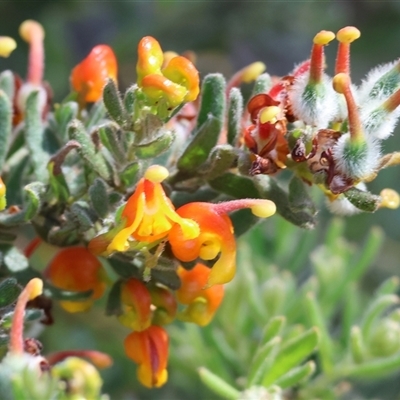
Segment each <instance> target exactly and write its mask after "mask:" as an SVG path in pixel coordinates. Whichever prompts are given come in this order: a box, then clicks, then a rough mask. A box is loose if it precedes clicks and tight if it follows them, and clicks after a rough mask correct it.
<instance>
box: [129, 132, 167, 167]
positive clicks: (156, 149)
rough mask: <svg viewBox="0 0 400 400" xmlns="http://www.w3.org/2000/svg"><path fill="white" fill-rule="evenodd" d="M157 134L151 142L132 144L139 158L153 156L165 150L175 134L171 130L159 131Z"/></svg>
mask: <svg viewBox="0 0 400 400" xmlns="http://www.w3.org/2000/svg"><path fill="white" fill-rule="evenodd" d="M158 134H159V136H158V137H157V138H156V139H154V140H153V141H151V142H148V143H141V144H140V145H134V147H133V149H134V154H135V155H136V157H137V158H140V159H144V160H146V159H149V158H155V157H157V156H159V155H160V154H162V153H164V152H165V151H167V150H168V149H169V148H170V147H171V145H172V143H173V142H174V140H175V134H174V132H172V131H162V130H161V131H160V132H158Z"/></svg>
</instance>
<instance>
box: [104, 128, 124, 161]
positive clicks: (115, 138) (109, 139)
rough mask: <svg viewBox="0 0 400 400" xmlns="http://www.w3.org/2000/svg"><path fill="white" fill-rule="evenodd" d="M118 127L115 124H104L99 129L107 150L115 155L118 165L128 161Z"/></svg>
mask: <svg viewBox="0 0 400 400" xmlns="http://www.w3.org/2000/svg"><path fill="white" fill-rule="evenodd" d="M118 129H119V128H118V126H117V125H116V124H115V123H108V124H103V125H101V126H100V127H99V130H98V133H99V137H100V140H101V142H102V143H103V145H104V146H105V147H106V148H107V150H108V151H109V152H110V153H111V154H112V155H113V157H114V159H115V161H117V163H118V164H122V163H124V162H125V161H126V154H125V152H124V150H123V148H122V143H121V140H120V137H119V135H120V134H121V132H120V131H118Z"/></svg>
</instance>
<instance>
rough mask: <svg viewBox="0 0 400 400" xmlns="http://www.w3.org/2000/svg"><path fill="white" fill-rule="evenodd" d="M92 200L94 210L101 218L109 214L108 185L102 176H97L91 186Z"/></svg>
mask: <svg viewBox="0 0 400 400" xmlns="http://www.w3.org/2000/svg"><path fill="white" fill-rule="evenodd" d="M89 196H90V202H91V204H92V207H93V209H94V211H96V213H97V215H98V216H99V217H100V218H105V217H106V216H107V214H108V206H109V204H108V193H107V185H106V183H105V182H104V181H103V180H102V179H101V178H96V179H95V180H94V181H93V183H92V185H91V186H90V188H89Z"/></svg>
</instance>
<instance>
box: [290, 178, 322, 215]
mask: <svg viewBox="0 0 400 400" xmlns="http://www.w3.org/2000/svg"><path fill="white" fill-rule="evenodd" d="M289 205H290V208H291V209H292V210H293V211H294V212H301V211H302V210H307V211H308V212H309V213H310V214H311V215H314V214H316V212H317V209H316V206H315V204H314V202H313V201H312V199H311V197H310V193H309V192H308V190H307V188H306V186H305V184H304V182H303V181H302V180H301V179H300V178H298V177H297V176H295V175H294V176H293V177H292V179H291V180H290V182H289Z"/></svg>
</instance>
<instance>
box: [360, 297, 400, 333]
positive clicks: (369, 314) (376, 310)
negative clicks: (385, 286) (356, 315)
mask: <svg viewBox="0 0 400 400" xmlns="http://www.w3.org/2000/svg"><path fill="white" fill-rule="evenodd" d="M398 303H399V297H398V296H396V295H393V294H386V295H383V296H379V297H377V298H375V300H373V301H372V302H371V304H370V305H369V306H368V308H367V309H366V311H365V313H364V315H363V319H362V322H361V332H362V336H363V338H365V339H368V338H369V336H370V334H371V330H372V327H373V326H374V324H375V323H376V320H377V319H378V317H379V316H380V315H381V314H382V313H383V312H384V311H385V310H386V309H387V308H388V307H390V306H393V305H395V304H398Z"/></svg>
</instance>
